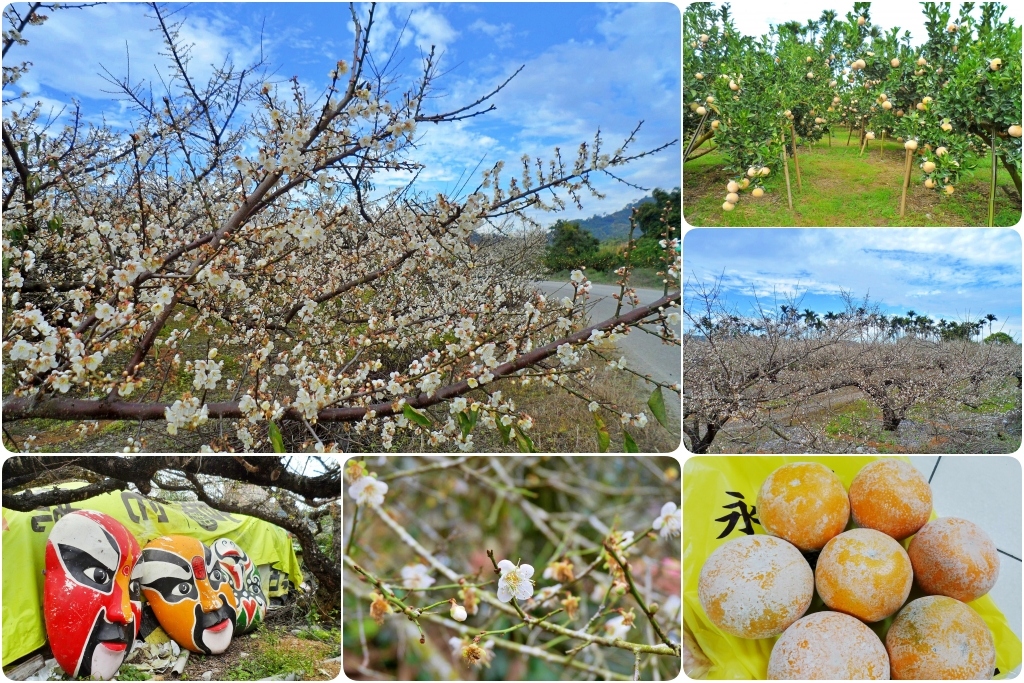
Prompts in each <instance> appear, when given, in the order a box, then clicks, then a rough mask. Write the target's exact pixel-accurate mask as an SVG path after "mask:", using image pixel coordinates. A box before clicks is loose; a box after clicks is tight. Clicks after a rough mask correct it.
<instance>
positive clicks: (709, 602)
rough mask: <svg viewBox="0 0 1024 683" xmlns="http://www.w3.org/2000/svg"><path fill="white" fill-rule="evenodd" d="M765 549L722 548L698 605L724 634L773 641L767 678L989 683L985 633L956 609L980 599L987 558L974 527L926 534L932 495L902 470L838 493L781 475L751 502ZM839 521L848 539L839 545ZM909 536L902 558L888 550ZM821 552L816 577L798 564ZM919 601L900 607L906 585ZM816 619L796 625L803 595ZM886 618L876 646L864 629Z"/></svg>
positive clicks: (796, 472)
mask: <svg viewBox="0 0 1024 683" xmlns="http://www.w3.org/2000/svg"><path fill="white" fill-rule="evenodd" d="M756 509H757V510H758V516H759V519H760V521H761V525H762V526H763V527H764V529H765V531H767V532H768V534H769V535H755V536H743V537H740V538H736V539H733V540H731V541H729V542H727V543H725V544H724V545H722V546H720V547H719V548H718V549H717V550H715V552H713V553H712V554H711V556H710V557H708V559H707V562H705V563H704V567H703V568H702V569H701V573H700V583H699V595H700V602H701V605H702V606H703V608H704V611H705V613H706V614H707V616H708V618H709V619H710V620H711V621H712V622H713V623H714V624H715V625H716V626H718V628H720V629H721V630H722V631H724V632H726V633H729V634H732V635H734V636H738V637H740V638H771V637H774V636H777V635H779V634H781V637H780V638H779V639H778V641H776V643H775V646H774V648H773V649H772V653H771V657H770V659H769V662H768V678H770V679H777V680H791V679H888V678H890V675H891V677H892V678H893V679H978V678H981V679H988V678H991V677H992V675H993V669H994V667H995V644H994V641H993V638H992V633H991V631H989V629H988V626H986V625H985V622H984V621H983V620H982V619H981V617H980V616H978V614H977V613H976V612H975V611H974V610H973V609H972V608H971V607H970V606H969V605H967V604H965V603H967V602H970V601H972V600H976V599H977V598H980V597H981V596H983V595H985V594H986V593H988V592H989V590H991V588H992V586H993V585H995V582H996V579H997V578H998V576H999V555H998V553H997V551H996V546H995V544H994V543H993V542H992V539H991V538H989V536H988V535H987V534H986V533H985V532H984V531H983V530H982V529H981V528H980V527H978V526H977V525H975V524H973V523H972V522H969V521H967V520H964V519H958V518H956V517H941V518H938V519H936V520H934V521H932V522H929V521H928V518H929V516H930V515H931V511H932V492H931V487H930V486H929V484H928V482H927V481H926V480H925V479H924V477H923V476H921V474H920V473H919V472H918V471H917V470H916V469H915V468H914V467H913V466H911V465H909V464H908V463H906V462H903V461H900V460H877V461H875V462H872V463H871V464H869V465H867V466H865V467H864V468H863V469H861V471H860V472H859V473H858V474H857V476H856V477H855V478H854V480H853V482H852V483H851V485H850V490H849V493H847V491H846V489H845V488H844V487H843V484H842V482H841V481H840V480H839V478H838V477H837V476H836V475H835V473H834V472H832V470H830V469H829V468H827V467H825V466H824V465H821V464H818V463H808V462H803V463H791V464H788V465H784V466H782V467H780V468H778V469H777V470H775V471H774V472H772V473H771V474H770V475H769V476H768V478H767V479H766V480H765V481H764V484H763V485H762V486H761V490H760V492H759V493H758V499H757V508H756ZM851 513H852V514H853V521H854V522H855V524H856V525H857V527H859V528H855V529H851V530H850V531H844V529H846V526H847V522H848V521H849V518H850V515H851ZM911 536H913V538H912V539H911V541H910V545H909V547H908V548H907V550H904V548H903V545H901V544H900V541H903V540H904V539H907V538H909V537H911ZM816 551H820V553H819V555H818V558H817V564H816V567H815V569H814V570H812V569H811V566H810V564H809V563H808V561H807V559H806V558H805V557H804V555H803V553H809V552H816ZM915 579H916V580H917V584H918V586H919V587H920V588H921V590H922V591H923V592H924V593H926V594H927V596H926V597H922V598H918V599H916V600H912V601H910V602H909V603H908V602H907V597H908V596H909V595H910V589H911V586H912V584H913V583H914V580H915ZM815 588H817V591H818V595H819V596H820V597H821V600H822V602H824V604H825V606H826V607H827V608H828V611H822V612H815V613H813V614H809V615H807V616H804V614H805V613H806V612H807V609H808V608H809V607H810V605H811V599H812V598H813V596H814V590H815ZM892 615H896V617H895V619H894V620H893V621H892V624H891V625H890V627H889V631H888V633H887V634H886V637H885V643H884V644H883V643H882V641H881V640H880V639H879V637H878V636H877V635H876V634H875V632H874V631H873V630H871V629H870V628H868V627H867V626H866V625H865V624H866V623H874V622H878V621H881V620H883V619H886V618H888V617H891V616H892Z"/></svg>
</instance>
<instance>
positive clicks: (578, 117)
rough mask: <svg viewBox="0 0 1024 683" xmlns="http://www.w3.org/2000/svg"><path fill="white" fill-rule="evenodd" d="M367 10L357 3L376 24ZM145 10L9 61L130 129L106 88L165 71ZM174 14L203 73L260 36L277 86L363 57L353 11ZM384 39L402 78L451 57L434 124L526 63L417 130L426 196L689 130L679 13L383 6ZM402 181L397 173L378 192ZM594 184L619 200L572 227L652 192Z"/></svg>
mask: <svg viewBox="0 0 1024 683" xmlns="http://www.w3.org/2000/svg"><path fill="white" fill-rule="evenodd" d="M367 10H368V5H358V11H359V12H360V14H361V15H363V16H364V17H365V15H366V12H367ZM147 14H149V8H147V7H145V6H143V5H138V4H132V3H112V4H107V5H101V6H98V7H93V8H89V9H84V10H64V11H59V12H53V13H52V16H51V18H50V19H49V20H48V21H47V22H46V24H44V25H43V26H41V27H29V28H28V29H26V31H25V33H24V37H25V38H26V39H28V40H29V44H28V45H26V46H16V47H15V48H13V49H12V50H11V51H10V52H9V53H8V56H7V60H6V61H9V62H21V61H30V62H32V63H33V67H32V69H31V70H30V71H29V72H28V73H27V74H26V75H25V76H24V77H23V78H22V79H21V81H20V82H19V83H18V86H19V88H24V89H27V90H28V91H29V92H30V93H31V95H32V96H31V98H30V101H33V102H34V101H36V100H39V101H42V102H43V103H44V106H45V107H46V110H49V109H50V108H51V107H52V108H53V110H54V111H55V112H56V111H57V110H59V108H60V106H61V105H62V104H63V103H65V102H67V101H68V100H69V99H70V98H72V97H75V98H78V99H79V100H80V101H81V102H82V104H83V108H84V110H85V112H86V114H87V117H88V119H89V120H92V121H100V120H101V119H105V120H106V121H108V122H109V123H111V124H112V125H116V126H123V127H127V126H129V125H130V121H131V119H130V116H129V112H127V111H126V110H125V107H124V106H123V104H121V103H119V102H118V101H116V99H114V96H113V95H111V94H108V93H105V92H104V91H109V90H111V86H110V84H109V83H107V82H105V81H104V79H103V77H102V76H101V73H102V69H101V65H102V67H104V68H106V69H107V70H108V71H109V72H110V73H112V74H114V75H115V76H118V77H121V76H123V75H124V74H125V73H126V71H127V68H128V59H127V56H126V53H127V55H130V58H131V62H130V65H131V76H132V80H133V81H134V80H138V79H143V78H144V79H150V80H152V79H153V77H154V76H155V75H156V73H157V72H156V66H155V65H159V67H160V69H161V70H163V69H164V65H165V64H166V60H165V59H164V58H163V57H161V56H160V54H159V52H160V50H161V45H160V42H159V35H158V34H157V33H155V32H154V31H153V30H152V29H153V28H154V27H155V26H156V23H155V21H154V20H152V19H147ZM176 18H178V19H184V21H185V24H184V25H183V26H182V28H181V36H182V38H183V39H185V40H186V41H187V42H190V43H193V44H194V47H193V48H192V60H193V66H194V67H195V70H196V72H197V73H198V75H199V76H201V77H202V76H208V75H209V74H210V72H211V68H210V65H211V64H213V63H217V64H220V63H221V62H222V61H223V59H224V58H225V57H231V58H232V59H233V60H234V61H235V64H236V65H238V66H243V65H245V64H247V63H248V62H250V61H252V60H253V59H254V58H256V57H258V55H259V54H260V50H261V26H262V27H263V30H262V50H263V54H264V56H265V57H266V58H267V61H268V62H269V64H270V66H271V70H272V77H271V78H270V80H271V81H272V82H278V83H283V82H285V81H287V79H289V78H291V77H293V76H297V77H298V79H299V81H300V83H302V84H303V85H306V86H307V87H308V88H309V89H310V91H312V92H317V93H319V92H321V91H322V89H323V88H324V87H325V86H326V85H327V84H328V71H330V70H331V69H332V68H333V65H334V64H335V62H336V61H337V60H338V59H345V60H346V61H349V62H351V61H352V45H353V43H352V39H353V33H352V22H351V16H350V13H349V7H348V5H347V4H342V3H287V2H285V3H239V4H225V3H195V4H193V5H189V6H187V7H185V8H184V9H181V11H180V12H179V13H178V14H177V15H176ZM406 22H408V23H407V24H406ZM403 25H405V30H404V33H402V31H401V30H402V27H403ZM5 28H7V26H5ZM373 36H374V37H373V38H372V40H371V47H372V48H373V49H374V50H377V51H379V55H378V59H380V60H381V61H382V62H383V61H385V60H386V59H387V57H388V54H389V53H390V51H391V50H392V49H394V48H395V47H396V46H397V50H396V53H395V59H396V60H398V62H399V63H400V71H401V73H402V74H403V75H405V76H406V77H410V76H415V75H416V74H417V72H418V70H419V65H420V63H421V57H422V55H424V54H426V52H427V51H428V50H429V49H430V46H431V45H435V46H436V47H437V50H438V51H439V52H442V51H443V56H442V59H441V69H442V71H443V72H447V73H446V74H445V75H444V76H443V78H441V79H440V80H439V81H438V82H437V86H438V87H437V90H436V91H435V95H437V96H438V97H439V98H441V99H439V100H434V101H432V102H430V103H429V104H428V106H427V108H426V113H428V114H430V113H436V112H440V111H448V110H451V109H455V108H457V107H461V106H463V105H465V104H468V103H470V102H472V101H474V100H475V99H477V97H479V96H480V95H483V94H485V93H486V92H489V91H490V90H491V89H493V88H494V87H495V86H496V85H498V84H499V83H500V82H502V81H503V80H505V78H507V77H508V76H509V75H511V74H512V73H513V72H514V71H515V69H516V68H518V67H519V66H520V65H525V68H524V69H523V72H522V73H520V74H519V76H518V77H517V78H516V79H515V80H513V81H512V83H511V84H510V85H509V87H508V88H507V89H506V90H505V91H503V92H502V93H500V94H499V95H498V96H496V97H495V98H494V100H493V102H494V104H495V105H496V107H497V111H495V112H491V113H489V114H488V115H486V116H481V117H476V118H473V119H469V120H466V121H463V122H459V123H457V124H449V125H447V126H421V127H420V130H419V131H418V136H419V137H418V144H419V146H420V149H419V150H418V151H417V152H416V153H415V155H414V158H416V159H417V160H419V161H422V162H424V163H426V164H428V166H429V168H430V170H429V172H428V173H426V174H423V175H421V185H420V189H421V190H423V191H427V192H437V191H446V190H452V189H453V188H454V187H455V186H456V185H457V183H458V180H459V178H460V176H462V174H463V173H469V172H471V171H472V170H473V169H474V168H475V167H476V166H477V164H478V163H480V162H481V160H483V163H484V164H485V165H486V166H490V165H491V164H493V163H494V162H495V161H497V160H498V159H505V160H506V161H507V162H508V163H509V166H510V168H516V167H518V165H519V162H518V159H519V158H520V157H521V156H522V155H523V154H524V153H527V154H530V155H531V156H538V155H539V156H541V158H543V159H548V158H550V155H551V153H552V152H553V148H554V147H555V146H560V147H561V148H562V152H563V158H565V157H569V159H570V161H569V165H570V166H571V163H572V161H571V160H572V159H573V158H574V154H575V150H576V148H577V147H578V145H579V144H580V143H581V142H584V141H587V142H589V141H590V140H592V138H593V135H594V133H595V132H596V131H597V129H598V128H600V129H601V131H602V136H603V137H604V140H605V145H606V149H607V151H609V152H610V151H612V150H614V149H615V148H616V147H618V146H619V144H620V143H621V142H622V140H623V139H624V138H625V136H626V135H628V134H629V132H630V130H632V128H633V127H634V126H635V125H636V124H637V122H639V121H640V120H641V119H643V120H644V121H645V123H644V127H643V128H642V129H641V133H640V134H639V135H638V138H637V142H636V143H635V146H634V148H633V149H634V150H637V151H639V150H640V149H648V148H653V147H656V146H658V145H660V144H663V143H665V142H669V141H671V140H673V139H676V138H678V137H679V136H680V120H681V116H680V92H679V75H680V70H681V67H680V13H679V10H678V9H677V8H676V6H674V5H672V4H669V3H637V4H633V3H629V4H626V3H621V4H620V3H612V4H597V3H465V4H460V3H449V4H445V3H387V4H382V5H378V6H377V10H376V16H375V28H374V34H373ZM10 94H11V90H10V89H7V90H5V92H4V95H5V97H8V96H9V95H10ZM680 166H681V164H680V149H679V146H678V145H676V146H674V147H672V148H670V149H668V150H666V151H665V152H663V153H661V154H659V155H656V156H654V157H651V158H648V159H644V160H641V161H640V162H638V163H636V164H634V165H632V166H630V167H627V168H626V169H619V171H621V174H620V173H619V172H618V171H617V172H616V174H617V175H620V176H621V177H623V178H624V179H626V180H628V181H630V182H631V183H634V184H636V185H639V186H642V187H645V188H654V187H661V188H672V187H677V186H679V184H680ZM481 168H483V167H481ZM401 181H402V179H399V178H385V179H382V184H381V186H382V187H385V186H387V185H388V184H396V185H397V184H399V183H401ZM595 185H596V186H597V188H598V189H599V190H600V191H601V192H602V193H606V194H607V195H608V196H607V199H605V200H603V201H602V200H597V199H596V198H589V199H586V198H585V200H584V208H583V210H582V211H580V210H578V209H576V207H575V206H573V205H572V204H571V202H570V206H569V207H568V209H567V211H566V212H565V213H564V214H562V216H560V217H565V218H579V217H587V216H590V215H594V214H602V213H609V212H612V211H616V210H618V209H620V208H622V207H623V206H624V205H625V204H626V203H627V202H630V201H633V200H635V199H638V198H640V197H641V196H643V195H644V194H645V193H644V192H642V191H640V190H636V189H633V188H630V187H628V186H626V185H623V184H621V183H618V182H616V181H614V180H612V179H611V178H609V177H607V176H605V177H602V178H601V179H600V180H597V181H596V182H595ZM542 222H544V223H550V222H554V217H553V216H545V217H544V218H543V219H542Z"/></svg>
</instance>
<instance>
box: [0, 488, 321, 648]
mask: <svg viewBox="0 0 1024 683" xmlns="http://www.w3.org/2000/svg"><path fill="white" fill-rule="evenodd" d="M84 485H85V484H83V483H77V482H72V483H67V484H60V485H59V486H60V487H61V488H77V487H80V486H84ZM74 510H97V511H99V512H104V513H106V514H108V515H110V516H111V517H113V518H114V519H116V520H117V521H119V522H121V523H122V524H124V525H125V527H127V529H128V531H129V532H131V533H132V534H133V535H134V536H135V539H136V540H137V541H138V542H139V545H140V546H145V545H146V544H147V543H149V542H150V541H151V540H153V539H154V538H156V537H158V536H164V535H168V534H179V535H182V536H191V537H192V538H196V539H199V540H200V541H202V542H203V543H206V544H207V545H209V544H210V543H212V542H213V541H215V540H216V539H218V538H222V537H227V538H230V539H231V540H232V541H234V542H235V543H237V544H238V545H239V546H241V547H242V549H243V550H245V552H246V553H248V555H249V557H250V558H252V561H253V563H255V564H256V565H263V564H268V565H270V566H271V567H272V568H274V569H277V570H279V571H281V572H282V573H284V574H287V575H288V578H289V579H290V580H291V582H292V583H293V584H294V585H295V586H298V585H300V584H301V583H302V572H301V571H300V570H299V560H298V558H297V557H296V556H295V551H294V549H293V548H292V543H291V540H290V539H289V537H288V533H287V532H286V531H285V530H284V529H282V528H281V527H278V526H275V525H273V524H269V523H267V522H264V521H263V520H261V519H256V518H254V517H247V516H245V515H229V514H228V513H226V512H220V511H218V510H214V509H213V508H211V507H209V506H208V505H206V504H205V503H198V502H181V503H162V502H158V501H156V500H152V499H150V498H146V497H145V496H142V495H139V494H138V493H133V492H131V491H115V492H113V493H106V494H103V495H100V496H96V497H94V498H89V499H87V500H83V501H81V502H78V503H71V504H69V505H60V506H54V507H51V508H40V509H38V510H35V511H33V512H15V511H13V510H8V509H7V508H3V532H2V533H3V618H2V621H3V665H4V666H6V665H7V663H8V662H10V661H13V660H15V659H17V658H18V657H21V656H23V655H25V654H28V653H29V652H32V651H33V650H35V649H36V648H38V647H41V646H42V645H44V644H45V643H46V628H45V625H44V623H43V582H44V577H43V569H44V568H45V553H46V539H47V537H48V536H49V535H50V530H51V529H52V528H53V524H54V522H55V521H56V520H58V519H60V518H61V517H62V516H63V515H66V514H68V513H69V512H72V511H74Z"/></svg>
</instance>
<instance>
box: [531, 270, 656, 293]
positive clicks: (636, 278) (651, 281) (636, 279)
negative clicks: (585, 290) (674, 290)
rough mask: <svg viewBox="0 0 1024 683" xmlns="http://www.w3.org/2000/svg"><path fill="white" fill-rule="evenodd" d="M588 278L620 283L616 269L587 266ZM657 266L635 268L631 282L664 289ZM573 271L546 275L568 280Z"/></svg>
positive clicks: (603, 283)
mask: <svg viewBox="0 0 1024 683" xmlns="http://www.w3.org/2000/svg"><path fill="white" fill-rule="evenodd" d="M583 272H584V273H586V276H587V279H589V280H590V281H591V282H593V283H594V284H598V285H614V284H618V281H619V276H618V275H616V274H615V272H614V271H603V270H592V269H590V268H587V269H585V270H584V271H583ZM657 273H658V269H657V268H634V269H633V271H632V272H631V273H630V276H629V284H630V285H632V286H633V287H639V288H641V289H662V288H664V286H665V281H664V279H663V278H662V277H661V276H659V275H658V274H657ZM569 275H571V271H568V270H560V271H558V272H556V273H548V274H546V275H545V276H544V277H546V278H547V279H548V280H551V281H552V282H568V281H569Z"/></svg>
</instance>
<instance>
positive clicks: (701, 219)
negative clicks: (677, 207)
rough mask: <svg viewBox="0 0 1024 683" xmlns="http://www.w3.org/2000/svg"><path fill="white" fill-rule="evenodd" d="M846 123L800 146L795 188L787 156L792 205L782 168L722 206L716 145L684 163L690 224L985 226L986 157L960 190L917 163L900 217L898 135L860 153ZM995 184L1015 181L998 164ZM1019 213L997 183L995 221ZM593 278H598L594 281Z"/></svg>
mask: <svg viewBox="0 0 1024 683" xmlns="http://www.w3.org/2000/svg"><path fill="white" fill-rule="evenodd" d="M847 132H848V129H845V128H844V129H841V130H839V131H836V135H835V136H834V137H833V139H832V147H829V146H828V141H827V139H825V138H823V139H822V140H820V141H819V142H817V143H816V144H815V145H813V148H812V150H811V151H810V152H808V149H807V147H806V146H805V145H803V144H801V145H800V146H799V147H798V150H797V151H798V158H799V162H800V171H801V177H802V181H803V190H802V191H801V190H799V189H798V184H797V178H796V169H795V167H794V164H793V161H792V160H790V162H789V175H790V183H791V185H792V189H793V210H792V211H790V209H789V206H788V202H787V198H786V181H785V178H784V177H783V174H782V173H773V174H772V175H771V176H769V177H768V179H767V181H766V182H765V196H763V197H761V198H758V199H755V198H754V197H751V196H750V193H749V190H748V191H744V192H741V193H740V201H739V203H738V204H737V205H736V208H735V209H734V210H732V211H723V210H722V202H723V201H724V199H725V194H726V190H725V185H726V183H727V182H728V181H729V180H730V178H731V174H730V173H728V172H727V171H726V170H725V169H724V164H725V160H724V158H723V157H722V156H721V155H720V154H719V153H717V152H712V153H710V154H706V155H704V156H702V157H699V158H697V159H694V160H693V161H690V162H688V163H687V164H686V165H685V166H684V182H683V185H684V191H683V215H684V217H685V218H686V221H687V223H689V224H690V225H692V226H696V227H704V226H729V227H740V226H844V225H849V226H987V225H988V192H989V182H990V180H991V177H992V174H991V166H990V164H989V163H987V162H986V161H985V159H982V160H981V161H979V164H978V167H977V168H976V169H975V171H974V175H973V177H972V178H970V179H968V180H966V181H964V182H962V183H961V184H960V185H959V186H957V188H956V193H955V194H953V195H952V196H946V195H945V194H943V193H940V192H937V191H933V190H927V189H926V188H925V187H924V185H923V184H922V181H921V172H920V169H919V168H918V167H917V166H916V165H915V166H914V168H913V170H912V172H911V179H910V187H909V189H908V192H907V208H906V215H905V216H904V217H903V218H900V215H899V205H900V197H901V194H902V188H903V168H904V166H903V160H904V158H905V157H904V149H903V145H902V143H898V142H896V141H895V140H892V141H890V140H886V141H885V142H884V144H883V143H882V142H881V141H880V140H872V141H870V142H869V145H868V148H867V149H866V150H865V152H864V154H863V155H862V156H858V153H859V152H860V147H859V145H858V144H857V143H856V137H857V132H856V131H854V136H853V137H854V139H853V140H851V141H850V145H849V147H847V146H846V143H845V141H844V140H842V138H843V137H845V135H843V134H845V133H847ZM996 180H997V185H1007V186H1008V187H1010V188H1011V189H1013V180H1012V179H1011V178H1010V176H1009V174H1008V173H1007V172H1006V169H1004V168H1003V167H1002V165H1001V164H1000V166H999V168H998V169H997V176H996ZM1020 220H1021V208H1020V206H1019V205H1018V204H1016V203H1015V202H1013V201H1012V200H1011V199H1010V198H1009V197H1007V196H1006V194H1005V193H1004V192H1003V191H1002V190H1001V189H997V193H996V199H995V216H994V224H995V225H996V226H1014V225H1016V224H1017V223H1018V222H1020ZM595 282H596V280H595Z"/></svg>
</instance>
